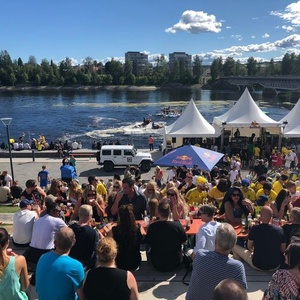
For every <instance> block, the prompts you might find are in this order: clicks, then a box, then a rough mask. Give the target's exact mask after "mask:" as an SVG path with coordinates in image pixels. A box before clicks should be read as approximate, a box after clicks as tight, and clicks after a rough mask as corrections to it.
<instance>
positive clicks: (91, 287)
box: [83, 237, 139, 300]
mask: <svg viewBox="0 0 300 300" xmlns="http://www.w3.org/2000/svg"><path fill="white" fill-rule="evenodd" d="M97 254H98V267H97V268H96V269H93V270H90V271H89V272H88V273H87V277H86V280H85V283H84V287H83V291H84V295H85V297H86V299H87V300H98V299H118V300H137V299H138V298H139V292H138V288H137V283H136V280H135V278H134V276H133V274H132V273H131V272H129V271H126V270H121V269H118V268H117V267H116V264H115V258H116V256H117V244H116V242H115V241H114V239H113V238H110V237H106V238H104V239H102V240H100V242H99V244H98V247H97Z"/></svg>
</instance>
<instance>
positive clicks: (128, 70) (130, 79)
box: [124, 60, 136, 85]
mask: <svg viewBox="0 0 300 300" xmlns="http://www.w3.org/2000/svg"><path fill="white" fill-rule="evenodd" d="M132 70H133V64H132V61H130V60H128V61H126V62H125V65H124V83H125V84H127V85H134V84H135V79H136V78H135V76H134V75H133V73H132Z"/></svg>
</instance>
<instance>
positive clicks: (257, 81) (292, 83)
mask: <svg viewBox="0 0 300 300" xmlns="http://www.w3.org/2000/svg"><path fill="white" fill-rule="evenodd" d="M220 80H223V81H227V82H229V83H230V84H232V85H236V86H238V87H244V86H252V87H253V86H254V85H261V86H262V87H264V88H268V89H274V90H275V91H277V90H288V91H300V76H237V77H235V76H224V77H221V78H220Z"/></svg>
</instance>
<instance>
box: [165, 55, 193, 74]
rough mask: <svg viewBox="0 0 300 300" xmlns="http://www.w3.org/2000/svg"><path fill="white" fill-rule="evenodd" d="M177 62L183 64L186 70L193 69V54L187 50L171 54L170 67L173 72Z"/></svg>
mask: <svg viewBox="0 0 300 300" xmlns="http://www.w3.org/2000/svg"><path fill="white" fill-rule="evenodd" d="M175 62H179V64H183V66H184V68H185V69H186V70H192V55H189V54H186V53H185V52H173V53H170V54H169V69H170V72H172V70H173V67H174V64H175Z"/></svg>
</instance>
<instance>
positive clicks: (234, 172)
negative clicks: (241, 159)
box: [228, 166, 239, 183]
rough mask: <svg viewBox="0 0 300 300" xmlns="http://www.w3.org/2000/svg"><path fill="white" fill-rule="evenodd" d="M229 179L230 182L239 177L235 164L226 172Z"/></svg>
mask: <svg viewBox="0 0 300 300" xmlns="http://www.w3.org/2000/svg"><path fill="white" fill-rule="evenodd" d="M228 174H229V176H230V177H229V180H230V182H231V183H234V181H235V180H237V179H238V177H239V171H238V170H237V168H236V166H232V169H231V170H230V171H229V172H228Z"/></svg>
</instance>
